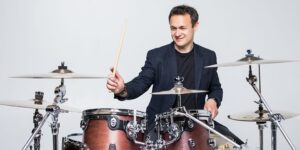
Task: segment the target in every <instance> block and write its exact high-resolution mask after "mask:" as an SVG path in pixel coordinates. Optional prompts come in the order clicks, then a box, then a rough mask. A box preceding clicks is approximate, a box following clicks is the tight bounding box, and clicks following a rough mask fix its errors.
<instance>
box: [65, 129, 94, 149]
mask: <svg viewBox="0 0 300 150" xmlns="http://www.w3.org/2000/svg"><path fill="white" fill-rule="evenodd" d="M81 141H82V133H73V134H70V135H68V136H67V137H63V138H62V150H87V149H88V148H87V147H86V145H85V144H83V143H82V142H81Z"/></svg>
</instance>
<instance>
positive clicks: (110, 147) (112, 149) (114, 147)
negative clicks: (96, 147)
mask: <svg viewBox="0 0 300 150" xmlns="http://www.w3.org/2000/svg"><path fill="white" fill-rule="evenodd" d="M116 149H117V148H116V144H109V147H108V150H116Z"/></svg>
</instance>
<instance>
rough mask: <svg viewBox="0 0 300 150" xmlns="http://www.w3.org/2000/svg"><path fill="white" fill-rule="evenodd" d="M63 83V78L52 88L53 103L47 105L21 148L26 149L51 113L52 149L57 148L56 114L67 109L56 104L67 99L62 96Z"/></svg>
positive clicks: (63, 93) (57, 127) (57, 128)
mask: <svg viewBox="0 0 300 150" xmlns="http://www.w3.org/2000/svg"><path fill="white" fill-rule="evenodd" d="M63 84H64V80H63V79H61V84H60V85H59V86H57V87H56V88H55V90H54V94H55V98H54V102H53V105H48V106H47V108H46V114H45V116H44V118H43V120H41V122H40V124H39V126H38V127H37V128H36V130H35V131H34V132H33V133H32V135H31V136H30V137H29V139H28V140H27V142H26V144H25V145H24V147H23V148H22V150H26V149H27V148H28V146H29V144H30V143H31V142H32V140H33V138H34V137H36V135H37V134H38V131H39V130H40V129H41V128H42V126H43V125H44V123H45V122H46V120H47V119H48V117H49V116H50V115H51V116H52V123H51V125H50V126H51V131H52V136H53V150H58V133H59V126H60V124H59V123H58V115H59V113H66V112H68V111H65V110H63V109H60V107H59V106H58V105H57V104H58V103H63V102H65V101H66V100H67V98H64V96H65V94H66V89H65V86H64V85H63Z"/></svg>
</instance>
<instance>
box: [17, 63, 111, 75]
mask: <svg viewBox="0 0 300 150" xmlns="http://www.w3.org/2000/svg"><path fill="white" fill-rule="evenodd" d="M11 78H32V79H101V78H107V77H103V76H91V75H85V74H78V73H74V72H73V71H71V70H69V69H68V67H67V66H65V65H64V63H61V66H58V69H56V70H53V71H52V72H50V73H45V74H32V75H24V76H15V77H11Z"/></svg>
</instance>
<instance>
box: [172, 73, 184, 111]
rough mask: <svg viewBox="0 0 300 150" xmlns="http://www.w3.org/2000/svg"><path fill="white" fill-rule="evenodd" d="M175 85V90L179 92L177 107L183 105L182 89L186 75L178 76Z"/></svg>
mask: <svg viewBox="0 0 300 150" xmlns="http://www.w3.org/2000/svg"><path fill="white" fill-rule="evenodd" d="M174 80H175V83H174V84H175V85H174V90H175V92H176V93H178V94H177V98H178V99H177V107H181V105H182V104H181V94H180V93H181V91H182V89H183V80H184V77H180V76H178V77H176V78H175V79H174Z"/></svg>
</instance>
